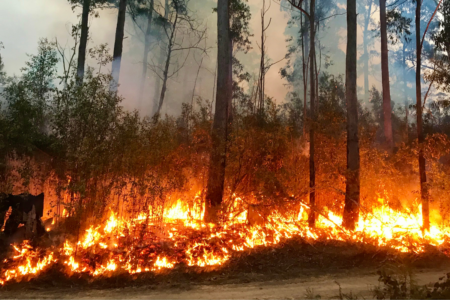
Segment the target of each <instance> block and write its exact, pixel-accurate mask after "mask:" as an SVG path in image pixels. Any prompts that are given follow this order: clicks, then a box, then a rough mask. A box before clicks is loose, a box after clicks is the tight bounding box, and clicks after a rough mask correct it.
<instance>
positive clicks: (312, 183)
mask: <svg viewBox="0 0 450 300" xmlns="http://www.w3.org/2000/svg"><path fill="white" fill-rule="evenodd" d="M315 10H316V1H315V0H311V5H310V14H309V23H310V26H309V27H310V38H311V40H310V46H309V47H310V59H309V62H310V74H309V77H310V83H311V85H310V93H311V100H310V105H311V112H310V114H311V123H312V124H311V126H310V128H309V187H310V193H309V204H310V207H311V211H310V213H309V217H308V223H309V226H310V227H315V226H316V190H315V189H316V167H315V164H314V163H315V162H314V156H315V155H314V150H315V149H314V146H315V143H314V127H315V126H316V124H315V121H316V103H315V102H316V80H315V78H316V76H315V68H314V58H315V56H316V45H315V26H314V23H315Z"/></svg>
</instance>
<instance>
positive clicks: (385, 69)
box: [380, 0, 394, 152]
mask: <svg viewBox="0 0 450 300" xmlns="http://www.w3.org/2000/svg"><path fill="white" fill-rule="evenodd" d="M380 32H381V82H382V85H383V111H384V123H383V128H384V138H385V144H386V148H387V149H388V151H389V152H392V151H393V150H394V137H393V131H392V108H391V88H390V81H389V53H388V40H387V21H386V0H380Z"/></svg>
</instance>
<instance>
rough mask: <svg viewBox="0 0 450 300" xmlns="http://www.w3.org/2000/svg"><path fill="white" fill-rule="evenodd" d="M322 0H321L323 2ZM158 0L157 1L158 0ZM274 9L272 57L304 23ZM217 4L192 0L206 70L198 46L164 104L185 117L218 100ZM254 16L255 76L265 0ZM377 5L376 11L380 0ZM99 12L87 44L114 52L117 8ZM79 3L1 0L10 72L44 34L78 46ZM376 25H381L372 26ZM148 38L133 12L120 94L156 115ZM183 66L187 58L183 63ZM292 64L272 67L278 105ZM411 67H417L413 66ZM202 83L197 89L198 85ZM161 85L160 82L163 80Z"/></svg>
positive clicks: (328, 53) (332, 37)
mask: <svg viewBox="0 0 450 300" xmlns="http://www.w3.org/2000/svg"><path fill="white" fill-rule="evenodd" d="M322 1H328V2H330V1H329V0H318V4H320V2H322ZM156 2H158V1H156ZM269 2H270V3H271V5H272V6H271V8H270V10H269V13H268V15H267V16H266V18H267V20H269V19H271V25H270V27H269V29H268V31H267V36H268V38H267V44H268V46H267V53H268V57H269V58H270V60H271V61H272V62H274V61H278V60H280V59H282V58H283V57H284V56H285V54H286V53H287V47H288V44H289V43H288V42H287V41H286V39H288V38H289V37H290V36H294V38H295V35H298V30H299V28H298V25H295V24H294V26H292V27H288V21H289V20H290V17H291V15H293V14H298V12H292V11H291V10H289V9H288V8H289V5H288V4H287V3H286V1H282V2H281V5H280V2H279V1H275V0H274V1H269ZM216 3H217V2H216V1H213V0H191V1H190V2H189V9H190V11H191V13H192V14H193V15H195V16H196V19H197V21H198V22H199V23H201V24H203V26H205V28H207V41H206V44H205V46H206V48H208V49H209V50H208V53H207V55H206V56H205V57H204V59H203V62H202V68H201V69H200V72H199V77H198V80H197V83H196V84H195V82H196V74H197V71H198V68H199V63H200V61H201V58H202V55H203V54H202V53H201V52H200V51H197V50H192V51H190V52H189V54H187V53H185V55H188V57H187V59H186V63H185V65H184V67H183V68H182V69H181V70H180V72H178V73H177V74H176V75H175V76H174V77H172V78H170V79H169V82H168V90H167V95H166V98H165V102H164V106H163V109H162V113H163V114H166V113H167V114H178V113H180V111H181V104H182V103H191V102H192V98H193V96H194V98H198V97H199V98H202V99H208V100H210V101H211V100H213V99H212V97H213V94H214V90H213V89H214V81H215V70H216V56H217V54H216V40H217V32H216V28H217V26H216V14H215V13H214V12H213V8H214V7H215V6H216ZM331 3H332V4H333V5H335V9H334V10H333V11H331V12H330V16H329V18H327V19H326V20H325V21H323V22H322V23H323V26H321V27H320V28H319V31H318V32H317V40H318V41H320V48H321V51H317V52H318V53H317V54H318V55H321V59H320V60H319V62H318V64H319V66H318V67H319V68H320V69H321V71H324V72H328V73H330V74H334V75H339V74H344V73H345V51H346V49H345V48H346V15H345V9H346V1H344V0H334V1H331ZM248 4H249V6H250V8H251V13H252V19H251V22H250V29H251V32H252V33H253V35H254V36H253V37H252V38H251V41H252V46H253V49H252V50H250V51H249V52H248V53H247V54H244V53H240V54H239V55H238V58H239V59H240V61H241V62H242V63H243V65H244V67H245V71H246V72H249V73H250V74H252V75H256V74H257V73H258V70H259V59H260V50H259V48H258V46H257V43H258V41H259V39H260V34H261V19H260V18H261V17H260V10H261V6H262V2H261V1H260V0H249V2H248ZM374 6H375V8H374V10H375V9H377V6H376V3H374ZM98 12H99V17H98V18H93V17H91V19H90V24H89V25H90V41H89V44H88V48H92V47H95V46H96V45H99V44H105V43H107V44H108V45H109V49H110V52H111V53H112V48H113V46H114V37H115V29H116V23H117V9H116V8H113V9H103V10H98ZM80 13H81V11H80V8H76V9H75V11H72V9H71V6H70V4H69V3H68V1H61V0H41V1H29V0H16V1H2V2H0V26H1V27H2V28H8V30H7V31H5V32H4V33H3V35H2V37H1V41H2V42H3V43H4V46H5V49H4V50H3V51H2V56H3V59H4V62H5V71H6V72H7V73H8V75H10V76H11V75H14V74H16V75H19V74H20V68H22V67H23V66H24V63H25V61H26V60H27V56H26V54H27V53H35V52H36V46H37V42H38V40H39V38H43V37H46V38H49V39H54V38H58V41H59V42H60V43H61V44H63V45H66V47H67V49H69V48H70V47H71V46H72V40H71V36H70V31H71V26H72V25H73V24H77V23H78V22H79V16H80ZM358 18H359V20H358V21H359V23H360V26H359V27H358V43H359V45H358V46H359V50H360V51H359V53H358V56H359V57H358V58H360V57H361V55H362V42H363V27H362V26H361V23H362V22H361V20H360V18H363V15H362V14H359V15H358ZM378 20H379V13H378V11H376V12H375V13H374V14H373V15H372V23H373V24H378ZM370 29H371V30H372V29H374V26H373V25H372V26H371V27H370ZM143 40H144V37H143V32H142V31H141V30H140V29H139V28H137V27H136V26H135V25H134V23H133V21H132V20H131V18H130V16H129V15H127V20H126V31H125V41H124V53H123V59H122V66H121V74H120V82H119V84H120V86H119V93H120V94H121V95H122V96H123V97H124V99H125V100H124V102H123V105H124V107H125V108H126V109H128V110H139V111H140V113H141V115H151V114H152V112H153V108H154V106H155V101H158V100H159V92H158V91H155V88H156V87H157V86H158V84H157V82H158V80H159V79H158V77H157V76H156V75H155V73H154V72H152V70H150V69H149V70H148V72H147V78H146V81H145V89H144V93H143V97H142V98H141V97H140V83H141V77H142V61H143V53H144V43H143ZM370 44H371V45H372V46H371V47H370V48H369V50H370V51H372V52H371V55H370V70H371V71H370V76H369V89H370V88H371V87H372V86H375V87H376V88H378V89H380V88H381V74H380V73H381V72H380V70H381V67H380V57H379V56H377V55H376V52H379V49H380V43H379V38H378V37H375V36H374V34H371V41H370ZM163 46H164V45H163V44H161V43H158V41H157V37H154V41H153V43H152V50H151V51H152V53H156V55H153V56H152V55H150V57H152V59H153V61H152V59H151V60H150V63H154V64H157V62H156V61H154V60H155V59H156V60H157V56H158V53H159V51H160V47H163ZM396 49H398V47H393V46H390V50H391V51H390V55H391V64H390V68H391V69H390V71H391V80H392V91H393V92H392V98H393V100H394V101H395V102H396V103H402V104H403V103H404V96H405V95H404V93H403V92H402V91H400V90H399V84H400V82H401V80H402V77H401V74H402V72H401V71H402V70H401V69H400V66H399V64H398V63H395V61H394V59H393V52H394V50H396ZM87 64H88V66H92V67H96V62H95V61H93V60H92V59H91V58H89V57H88V59H87ZM180 64H181V62H180ZM285 64H286V61H282V62H280V63H279V64H277V65H275V66H273V67H272V68H271V69H270V70H269V71H268V73H267V77H266V82H267V90H266V93H267V95H268V96H269V97H273V98H274V99H275V100H276V101H277V103H281V102H283V101H284V100H285V98H286V95H287V94H288V93H289V91H291V90H293V89H295V88H296V87H289V86H288V85H287V82H286V81H285V80H284V79H282V78H281V76H280V74H279V70H280V68H281V67H283V66H285ZM409 67H410V66H409ZM107 70H108V71H110V70H111V66H107ZM358 75H359V76H358V86H359V98H360V100H362V99H364V75H363V72H362V71H359V74H358ZM407 76H408V81H409V82H410V83H409V90H408V92H409V93H410V94H408V95H409V96H410V99H411V100H412V99H413V97H414V93H413V91H412V85H411V82H413V80H412V79H413V78H414V77H413V76H414V74H413V73H412V72H409V73H408V74H407ZM194 85H195V88H194ZM159 86H160V85H159Z"/></svg>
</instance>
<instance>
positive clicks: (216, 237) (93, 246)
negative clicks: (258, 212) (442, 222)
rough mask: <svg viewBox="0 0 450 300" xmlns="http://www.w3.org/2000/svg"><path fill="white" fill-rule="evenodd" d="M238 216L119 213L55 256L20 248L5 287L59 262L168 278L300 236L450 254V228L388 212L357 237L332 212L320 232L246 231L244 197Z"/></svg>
mask: <svg viewBox="0 0 450 300" xmlns="http://www.w3.org/2000/svg"><path fill="white" fill-rule="evenodd" d="M233 201H234V202H233V205H231V208H232V212H229V213H227V218H228V220H226V221H225V222H224V223H223V224H222V226H207V225H205V224H203V223H202V219H203V216H204V205H202V201H201V198H200V197H198V196H197V197H196V198H195V201H194V202H193V205H187V204H185V203H183V202H182V201H181V200H178V201H176V202H175V204H174V205H172V206H170V207H168V208H167V209H165V210H164V222H163V228H162V233H161V227H158V226H156V225H154V224H153V223H152V222H148V219H149V216H148V215H145V214H141V215H139V216H138V217H136V218H131V219H130V218H124V217H123V218H122V217H118V214H116V213H114V212H111V213H110V215H109V218H108V219H107V220H106V221H105V224H104V225H97V226H91V227H90V228H88V229H87V230H86V232H85V233H84V235H83V236H82V238H81V239H80V240H79V241H78V242H71V241H69V240H66V241H65V242H64V243H63V245H62V246H61V247H59V248H57V249H53V251H50V250H45V249H33V248H32V247H31V246H30V245H29V244H28V243H26V242H25V243H24V244H23V245H22V246H20V247H18V246H14V249H15V253H16V254H15V255H14V256H13V257H12V258H10V259H7V260H5V262H4V263H5V265H7V266H9V267H8V268H6V269H4V270H3V271H1V276H0V284H1V285H4V284H5V283H6V282H8V281H11V280H20V279H21V278H23V277H26V276H28V277H29V276H36V275H38V274H39V273H40V272H41V271H43V270H45V269H46V268H48V267H50V266H51V265H53V264H55V263H60V264H62V265H64V266H65V268H66V270H67V273H69V274H73V273H89V274H90V275H91V276H100V275H105V274H111V273H112V272H127V273H129V274H136V273H142V272H150V271H153V272H160V271H163V270H167V269H173V268H174V267H175V266H176V265H177V264H180V263H184V264H186V265H188V266H193V267H206V266H220V265H223V264H224V263H226V262H227V261H228V260H229V259H230V257H231V256H232V254H233V252H240V251H245V250H247V249H251V248H254V247H257V246H271V245H276V244H278V243H279V242H280V241H281V240H282V239H289V238H292V237H295V236H300V237H303V238H305V239H308V240H341V241H352V242H360V243H365V244H371V245H374V246H389V247H391V248H394V249H396V250H398V251H402V252H408V251H413V252H423V251H424V249H425V245H427V244H431V245H434V246H437V247H445V245H448V241H449V233H450V231H449V228H445V227H438V226H436V225H433V226H432V227H431V230H430V231H429V232H426V233H423V232H422V230H421V222H422V215H421V213H420V211H421V210H420V209H419V210H418V213H413V212H410V211H406V212H400V211H394V210H392V209H390V208H389V207H387V206H385V205H382V206H380V207H377V208H374V209H373V211H372V212H370V213H366V214H364V215H362V216H361V218H360V220H359V223H358V226H357V228H356V230H355V231H353V232H350V231H347V230H345V229H343V228H342V227H341V226H340V223H341V221H342V220H341V217H340V216H338V215H336V214H333V213H332V212H326V213H323V214H321V215H320V217H319V218H318V223H317V228H316V229H310V228H309V227H307V222H306V221H307V220H306V217H307V216H306V209H307V206H306V205H303V206H301V207H300V210H299V211H297V212H295V213H293V214H291V215H292V216H295V217H292V218H287V217H283V214H281V213H279V212H278V211H277V210H274V211H272V212H271V213H270V214H269V215H268V216H267V217H266V222H265V223H264V225H254V226H249V225H246V224H245V222H246V220H247V216H248V214H249V211H248V209H246V208H245V206H244V201H243V200H242V199H241V198H234V199H233Z"/></svg>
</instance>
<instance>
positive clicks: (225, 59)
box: [205, 0, 232, 223]
mask: <svg viewBox="0 0 450 300" xmlns="http://www.w3.org/2000/svg"><path fill="white" fill-rule="evenodd" d="M217 34H218V53H217V61H218V72H217V96H216V109H215V114H214V123H213V130H212V150H211V156H210V162H209V175H208V184H207V191H206V210H205V222H212V223H217V222H218V221H219V217H218V211H219V208H220V206H221V204H222V198H223V193H224V183H225V166H226V152H227V134H228V116H229V112H228V110H229V103H230V102H231V98H232V91H231V88H230V87H231V84H232V82H230V74H229V72H230V64H231V63H232V62H231V55H230V40H231V37H230V16H229V0H218V3H217Z"/></svg>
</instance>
